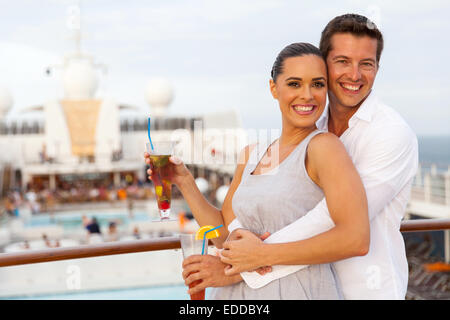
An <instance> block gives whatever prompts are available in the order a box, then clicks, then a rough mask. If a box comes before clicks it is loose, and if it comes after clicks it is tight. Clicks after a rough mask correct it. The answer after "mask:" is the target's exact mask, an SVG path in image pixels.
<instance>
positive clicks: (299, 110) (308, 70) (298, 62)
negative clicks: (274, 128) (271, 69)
mask: <svg viewBox="0 0 450 320" xmlns="http://www.w3.org/2000/svg"><path fill="white" fill-rule="evenodd" d="M270 91H271V92H272V96H273V97H274V98H275V99H277V100H278V102H279V104H280V110H281V114H282V117H283V125H285V124H290V125H292V126H294V127H296V128H310V127H313V126H314V125H315V123H316V121H317V120H318V119H319V117H320V115H321V114H322V112H323V110H324V108H325V104H326V101H327V70H326V67H325V62H324V61H323V59H322V58H320V57H318V56H316V55H312V54H310V55H304V56H301V57H291V58H287V59H285V60H284V63H283V73H281V74H279V75H278V77H277V78H276V82H274V81H273V80H270Z"/></svg>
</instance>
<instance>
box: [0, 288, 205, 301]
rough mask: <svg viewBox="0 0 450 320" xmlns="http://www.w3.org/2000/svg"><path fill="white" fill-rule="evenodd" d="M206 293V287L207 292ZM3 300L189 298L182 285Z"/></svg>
mask: <svg viewBox="0 0 450 320" xmlns="http://www.w3.org/2000/svg"><path fill="white" fill-rule="evenodd" d="M206 294H208V289H207V293H206ZM3 299H5V300H189V299H190V298H189V295H188V294H187V287H186V286H184V285H174V286H160V287H159V286H158V287H144V288H126V289H116V290H106V291H87V292H71V293H67V294H55V295H36V296H22V297H13V298H3Z"/></svg>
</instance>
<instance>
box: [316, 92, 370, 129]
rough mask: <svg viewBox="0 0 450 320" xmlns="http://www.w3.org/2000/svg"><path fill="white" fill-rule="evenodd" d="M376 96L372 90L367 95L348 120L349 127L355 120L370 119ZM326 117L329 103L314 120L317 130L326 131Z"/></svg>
mask: <svg viewBox="0 0 450 320" xmlns="http://www.w3.org/2000/svg"><path fill="white" fill-rule="evenodd" d="M377 101H378V99H377V97H376V95H375V93H374V92H373V89H372V91H371V92H370V93H369V95H368V96H367V98H366V100H364V102H363V103H362V104H361V105H360V106H359V108H358V110H357V111H356V112H355V114H354V115H353V116H352V117H351V118H350V120H349V121H348V125H349V127H351V126H352V125H353V123H354V122H355V121H357V120H358V119H359V120H363V121H367V122H370V121H372V116H373V114H374V113H375V106H376V104H377ZM328 117H329V105H327V106H326V108H325V110H324V111H323V113H322V115H321V116H320V118H319V120H317V121H316V126H317V128H318V129H319V130H325V131H328Z"/></svg>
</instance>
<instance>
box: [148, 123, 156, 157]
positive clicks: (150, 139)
mask: <svg viewBox="0 0 450 320" xmlns="http://www.w3.org/2000/svg"><path fill="white" fill-rule="evenodd" d="M147 130H148V140H149V141H150V146H151V147H152V150H155V148H153V143H152V138H150V117H149V118H148V125H147Z"/></svg>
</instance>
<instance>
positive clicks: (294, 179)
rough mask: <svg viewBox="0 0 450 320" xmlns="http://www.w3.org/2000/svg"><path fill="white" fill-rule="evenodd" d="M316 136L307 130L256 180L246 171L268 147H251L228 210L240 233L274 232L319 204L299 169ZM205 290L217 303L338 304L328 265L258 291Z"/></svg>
mask: <svg viewBox="0 0 450 320" xmlns="http://www.w3.org/2000/svg"><path fill="white" fill-rule="evenodd" d="M321 132H322V131H319V130H316V131H313V132H312V133H311V134H310V135H309V136H307V137H306V138H305V139H304V140H303V141H302V142H301V143H300V144H299V145H298V146H297V147H296V148H295V149H294V150H293V151H292V152H291V153H290V154H289V155H288V157H287V158H285V159H284V160H283V161H282V162H281V163H280V164H279V166H278V167H276V168H274V169H273V170H272V171H270V172H267V173H264V174H261V175H253V174H252V172H253V171H254V170H255V168H256V166H257V165H258V163H259V162H260V160H261V158H262V157H263V156H264V154H265V153H266V151H267V147H268V146H267V145H268V144H267V143H266V144H264V145H261V144H258V145H257V146H255V148H254V149H253V151H252V153H251V155H250V158H249V160H248V162H247V165H246V167H245V169H244V172H243V174H242V179H241V183H240V185H239V187H238V188H237V190H236V192H235V194H234V196H233V200H232V206H233V211H234V213H235V215H236V218H237V219H238V220H239V222H241V224H242V225H243V226H244V228H246V229H248V230H250V231H252V232H254V233H255V234H263V233H264V232H266V231H269V232H270V233H274V232H275V231H278V230H280V229H282V228H283V227H284V226H286V225H288V224H291V223H292V222H294V221H295V220H297V219H299V218H300V217H302V216H303V215H305V214H306V213H307V212H308V211H310V210H311V209H313V208H314V207H315V206H316V204H317V203H319V202H320V200H322V199H323V197H324V194H323V192H322V190H321V189H320V188H319V187H318V186H317V185H316V184H315V183H314V182H313V181H312V180H311V178H310V177H309V176H308V174H307V172H306V168H305V154H306V148H307V146H308V143H309V141H310V140H311V138H312V137H314V136H315V135H317V134H319V133H321ZM208 291H210V295H209V298H210V299H217V300H222V299H224V300H225V299H226V300H233V299H235V300H247V299H250V300H252V299H253V300H259V299H267V300H279V299H286V300H287V299H291V300H293V299H296V300H297V299H299V300H302V299H342V293H341V290H340V288H339V285H338V280H337V277H336V275H335V272H334V269H333V267H332V265H331V264H319V265H310V266H308V267H306V268H304V269H302V270H299V271H297V272H296V273H293V274H290V275H288V276H286V277H284V278H281V279H278V280H274V281H272V282H270V283H269V284H267V285H266V286H264V287H262V288H258V289H252V288H250V287H249V286H248V285H247V284H246V283H245V282H244V281H241V282H239V283H237V284H234V285H231V286H226V287H220V288H209V289H208Z"/></svg>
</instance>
